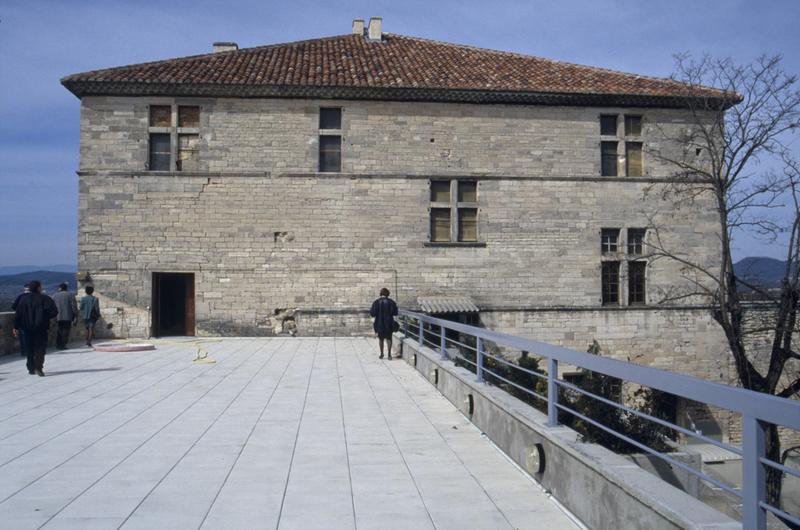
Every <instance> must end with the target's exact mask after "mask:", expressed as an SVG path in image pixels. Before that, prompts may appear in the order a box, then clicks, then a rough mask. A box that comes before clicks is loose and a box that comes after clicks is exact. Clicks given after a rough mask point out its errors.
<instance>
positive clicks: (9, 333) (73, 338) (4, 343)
mask: <svg viewBox="0 0 800 530" xmlns="http://www.w3.org/2000/svg"><path fill="white" fill-rule="evenodd" d="M99 326H100V324H98V327H99ZM13 330H14V313H13V312H12V311H8V312H2V313H0V355H9V354H12V353H19V341H18V340H17V339H15V338H14V335H13ZM85 333H86V332H85V331H84V329H83V326H82V325H80V324H79V325H77V326H72V332H71V333H70V337H69V339H70V342H77V341H83V340H84V339H85V337H86V335H85ZM55 343H56V323H55V321H53V322H51V323H50V338H49V340H48V345H49V346H54V345H55Z"/></svg>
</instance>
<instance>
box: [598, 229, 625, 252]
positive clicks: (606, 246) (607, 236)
mask: <svg viewBox="0 0 800 530" xmlns="http://www.w3.org/2000/svg"><path fill="white" fill-rule="evenodd" d="M619 233H620V229H619V228H602V229H601V230H600V253H601V254H616V253H617V252H619Z"/></svg>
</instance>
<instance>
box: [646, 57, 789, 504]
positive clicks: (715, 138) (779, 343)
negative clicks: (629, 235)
mask: <svg viewBox="0 0 800 530" xmlns="http://www.w3.org/2000/svg"><path fill="white" fill-rule="evenodd" d="M676 63H677V68H676V73H675V75H674V79H675V80H676V81H680V82H681V83H683V84H684V86H685V87H686V93H685V98H684V99H683V102H684V103H685V104H686V105H687V106H688V109H689V110H688V114H689V116H690V118H689V120H688V121H689V123H688V124H687V127H685V128H683V129H681V130H680V132H679V133H675V130H674V128H673V130H672V131H668V130H667V129H666V127H662V128H661V129H660V130H661V131H663V144H661V145H660V146H659V147H660V148H659V149H653V150H652V151H648V153H649V154H650V155H651V156H653V157H654V158H655V159H656V160H657V161H658V162H659V163H662V164H665V165H667V166H668V167H669V168H670V169H671V171H670V172H671V173H672V175H671V178H670V179H669V182H668V183H666V184H663V185H661V184H659V185H658V188H657V189H658V190H659V191H660V192H661V193H662V194H663V195H664V197H665V198H668V199H671V200H672V201H679V202H685V201H696V200H702V201H704V204H709V202H707V201H710V204H713V207H714V208H715V209H716V214H717V215H718V218H719V226H718V236H719V249H720V254H719V260H718V262H715V263H712V264H709V263H698V262H696V261H695V260H694V257H693V256H691V255H690V254H688V253H682V252H680V251H678V250H676V249H674V248H669V244H668V243H666V242H665V240H666V239H668V238H666V237H662V231H663V227H659V226H658V223H655V222H653V223H651V224H652V226H651V227H650V229H651V236H649V237H648V242H647V244H648V247H649V248H648V250H649V253H650V255H651V256H652V257H653V258H654V259H660V258H666V259H670V260H675V261H677V262H678V263H680V264H681V269H682V270H683V272H684V277H685V278H686V279H687V280H688V283H687V285H689V286H690V287H689V288H687V289H685V290H683V291H681V292H674V293H670V296H669V298H671V299H673V300H674V299H676V298H681V297H700V299H702V300H703V301H704V302H705V303H707V304H709V305H710V307H711V308H712V313H713V318H714V320H715V321H716V322H717V323H718V324H719V325H720V327H721V328H722V331H723V332H724V334H725V337H726V339H727V343H728V346H729V348H730V352H731V355H732V356H733V364H734V366H735V368H736V375H737V377H738V380H739V382H740V384H741V385H742V386H743V387H744V388H747V389H750V390H755V391H757V392H764V393H767V394H772V395H776V396H780V397H784V398H790V397H796V396H798V395H800V373H798V370H797V364H796V362H795V361H796V360H800V354H799V353H798V351H797V348H796V345H795V344H794V343H793V339H794V336H795V333H796V332H797V331H798V321H797V316H798V315H797V311H798V302H799V301H800V277H799V276H798V274H800V173H799V172H798V169H799V166H798V163H797V161H796V159H794V158H793V157H792V156H791V155H790V150H789V145H790V140H791V139H792V138H793V133H794V132H796V131H797V130H798V129H800V92H798V90H797V79H796V77H795V76H792V75H787V74H786V73H785V72H784V71H783V70H782V68H781V57H780V56H774V57H766V56H763V57H761V58H759V59H758V60H757V61H755V62H754V63H751V64H746V65H738V64H736V63H734V62H733V61H731V60H730V59H722V60H720V59H713V58H711V57H709V56H705V57H702V58H700V59H693V58H692V57H690V56H686V55H682V56H677V57H676ZM708 87H716V88H718V89H719V90H718V91H717V92H714V91H713V90H709V88H708ZM767 159H770V160H772V161H773V164H772V167H773V169H772V170H766V171H761V172H759V171H758V170H759V168H761V167H764V164H763V163H764V162H765V161H766V160H767ZM775 161H777V165H775ZM774 167H778V168H781V169H777V170H776V169H774ZM655 189H656V187H652V188H651V189H650V190H649V192H650V193H652V192H653V190H655ZM776 209H778V210H776ZM743 230H752V231H755V232H757V233H759V234H761V235H763V236H766V237H771V238H773V239H774V240H775V241H778V240H781V241H783V240H786V239H788V244H787V246H786V268H785V272H784V274H783V279H782V282H781V285H780V288H778V289H766V288H764V287H762V286H760V285H751V284H750V283H748V279H747V278H742V277H738V276H737V274H736V272H735V271H734V268H733V255H732V247H733V240H734V237H735V236H736V235H737V234H740V233H741V231H743ZM752 292H756V293H758V294H759V297H760V298H761V299H762V300H763V302H762V310H767V311H769V314H770V318H769V320H768V322H769V324H768V325H767V326H756V327H757V328H758V329H754V328H753V326H751V325H750V323H748V322H746V320H745V318H744V316H745V315H744V312H745V307H744V306H743V295H744V294H745V293H752ZM753 333H760V334H761V336H762V337H763V336H764V334H767V335H768V336H769V343H770V345H769V346H768V347H767V348H762V350H764V349H766V350H768V351H766V352H765V351H761V352H759V351H755V350H756V349H757V348H754V347H753V346H752V341H749V340H748V339H749V338H750V335H752V334H753ZM792 366H794V368H793V369H791V370H789V368H791V367H792ZM767 456H768V458H770V459H772V460H774V461H777V462H780V461H781V454H780V439H779V436H778V431H777V428H776V427H775V426H770V427H769V429H768V432H767ZM767 481H768V499H769V502H770V503H771V504H773V505H775V506H778V505H779V498H780V489H781V472H779V471H776V470H774V469H772V468H768V475H767Z"/></svg>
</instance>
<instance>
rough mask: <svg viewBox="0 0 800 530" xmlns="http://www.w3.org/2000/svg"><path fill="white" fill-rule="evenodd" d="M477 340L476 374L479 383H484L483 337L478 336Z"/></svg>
mask: <svg viewBox="0 0 800 530" xmlns="http://www.w3.org/2000/svg"><path fill="white" fill-rule="evenodd" d="M476 338H477V340H476V341H475V375H477V376H478V377H477V379H478V382H479V383H483V339H482V338H480V337H476Z"/></svg>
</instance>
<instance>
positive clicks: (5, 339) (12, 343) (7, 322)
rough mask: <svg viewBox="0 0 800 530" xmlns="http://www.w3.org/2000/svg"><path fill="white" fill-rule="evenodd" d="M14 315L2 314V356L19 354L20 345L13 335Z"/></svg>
mask: <svg viewBox="0 0 800 530" xmlns="http://www.w3.org/2000/svg"><path fill="white" fill-rule="evenodd" d="M13 330H14V313H11V312H8V313H0V355H8V354H9V353H16V352H19V343H18V342H17V339H15V338H14V335H13V334H12V332H13Z"/></svg>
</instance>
